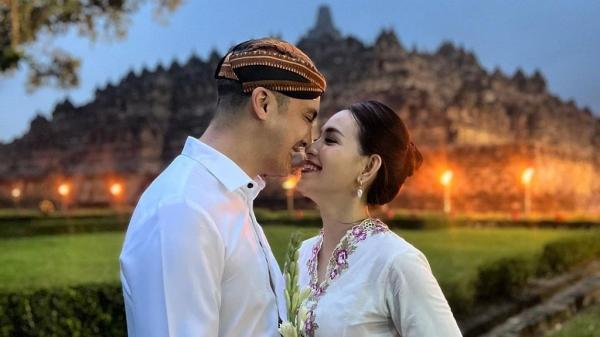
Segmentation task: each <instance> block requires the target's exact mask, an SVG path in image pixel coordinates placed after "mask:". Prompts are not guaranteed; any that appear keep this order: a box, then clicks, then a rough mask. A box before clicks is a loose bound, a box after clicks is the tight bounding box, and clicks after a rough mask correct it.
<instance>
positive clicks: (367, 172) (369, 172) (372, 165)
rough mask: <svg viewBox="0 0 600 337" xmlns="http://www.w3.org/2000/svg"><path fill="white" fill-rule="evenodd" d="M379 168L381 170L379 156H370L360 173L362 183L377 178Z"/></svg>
mask: <svg viewBox="0 0 600 337" xmlns="http://www.w3.org/2000/svg"><path fill="white" fill-rule="evenodd" d="M379 168H381V156H380V155H378V154H372V155H370V156H369V159H368V161H367V165H365V168H364V169H363V172H362V173H361V177H362V181H363V182H371V181H373V180H374V179H375V177H376V176H377V172H379Z"/></svg>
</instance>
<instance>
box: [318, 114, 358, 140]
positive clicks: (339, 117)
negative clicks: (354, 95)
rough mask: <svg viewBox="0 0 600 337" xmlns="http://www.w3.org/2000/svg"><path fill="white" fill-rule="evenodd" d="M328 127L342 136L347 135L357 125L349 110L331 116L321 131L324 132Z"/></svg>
mask: <svg viewBox="0 0 600 337" xmlns="http://www.w3.org/2000/svg"><path fill="white" fill-rule="evenodd" d="M330 127H332V128H336V129H338V130H339V131H341V132H342V133H344V134H348V133H349V132H352V131H353V130H354V129H356V127H357V125H356V121H355V120H354V117H353V116H352V113H351V112H350V111H349V110H341V111H339V112H336V113H335V114H334V115H333V116H331V118H329V119H328V120H327V122H326V123H325V124H324V125H323V127H322V128H321V130H326V129H327V128H330Z"/></svg>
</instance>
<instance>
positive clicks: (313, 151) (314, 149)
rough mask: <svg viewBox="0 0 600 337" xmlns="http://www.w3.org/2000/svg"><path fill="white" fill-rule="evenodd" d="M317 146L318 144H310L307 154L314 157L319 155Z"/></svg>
mask: <svg viewBox="0 0 600 337" xmlns="http://www.w3.org/2000/svg"><path fill="white" fill-rule="evenodd" d="M317 144H318V143H317V142H313V143H311V144H309V145H308V146H307V147H306V153H307V154H312V155H313V156H316V155H317V153H318V151H317Z"/></svg>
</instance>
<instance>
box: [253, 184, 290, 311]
mask: <svg viewBox="0 0 600 337" xmlns="http://www.w3.org/2000/svg"><path fill="white" fill-rule="evenodd" d="M247 187H248V188H249V189H250V190H249V191H246V193H244V196H245V198H246V202H247V205H248V210H249V212H250V219H251V221H252V229H253V231H254V235H255V236H256V238H257V239H258V244H259V245H260V248H261V250H262V253H263V257H264V259H265V262H266V263H267V270H268V273H269V285H270V287H271V291H273V294H274V295H275V305H276V307H277V317H278V320H279V323H281V322H282V317H281V314H280V312H279V301H278V296H277V290H276V289H275V288H276V287H275V279H274V275H273V270H272V267H271V261H269V255H270V254H269V252H268V251H267V247H268V245H267V243H266V242H265V240H266V238H265V237H264V236H263V235H261V233H262V231H260V229H259V228H258V226H259V224H258V220H256V216H255V215H254V208H253V206H254V199H255V197H256V195H257V194H258V192H257V191H256V190H253V189H252V188H253V187H254V189H257V190H258V187H257V186H256V184H255V183H250V184H248V186H247Z"/></svg>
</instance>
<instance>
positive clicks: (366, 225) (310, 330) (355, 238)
mask: <svg viewBox="0 0 600 337" xmlns="http://www.w3.org/2000/svg"><path fill="white" fill-rule="evenodd" d="M387 231H389V228H388V227H387V226H386V225H385V224H384V223H383V222H382V221H381V220H379V219H372V218H367V219H365V220H363V221H362V222H361V223H359V224H357V225H355V226H353V227H352V228H351V229H349V230H348V231H347V232H346V234H344V236H343V237H342V239H341V240H340V242H339V243H338V245H337V246H336V248H335V249H334V250H333V254H332V256H331V258H330V259H329V263H328V264H327V273H326V275H327V277H326V278H325V280H323V282H321V284H318V283H319V276H318V272H317V262H318V256H319V251H320V250H321V246H322V244H323V230H321V233H320V234H319V239H317V240H316V242H315V244H314V245H313V247H312V252H311V257H310V258H309V259H308V261H307V263H306V266H307V268H308V273H309V275H310V289H311V294H310V296H309V297H308V299H307V300H306V302H305V303H306V306H307V316H306V320H305V321H304V334H303V335H304V337H314V335H315V331H316V330H317V329H318V328H319V325H318V324H317V323H316V322H315V309H316V308H317V305H318V304H319V299H320V298H321V297H322V296H323V295H324V294H325V292H326V291H327V288H329V285H330V283H331V282H332V281H334V280H336V279H337V278H339V277H340V275H341V274H342V273H343V272H344V271H345V270H346V269H348V258H349V257H350V255H351V254H352V253H353V252H354V251H355V250H356V248H357V246H358V244H359V243H360V242H361V241H364V240H365V239H366V238H367V237H369V236H372V235H375V234H379V233H384V232H387Z"/></svg>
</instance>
